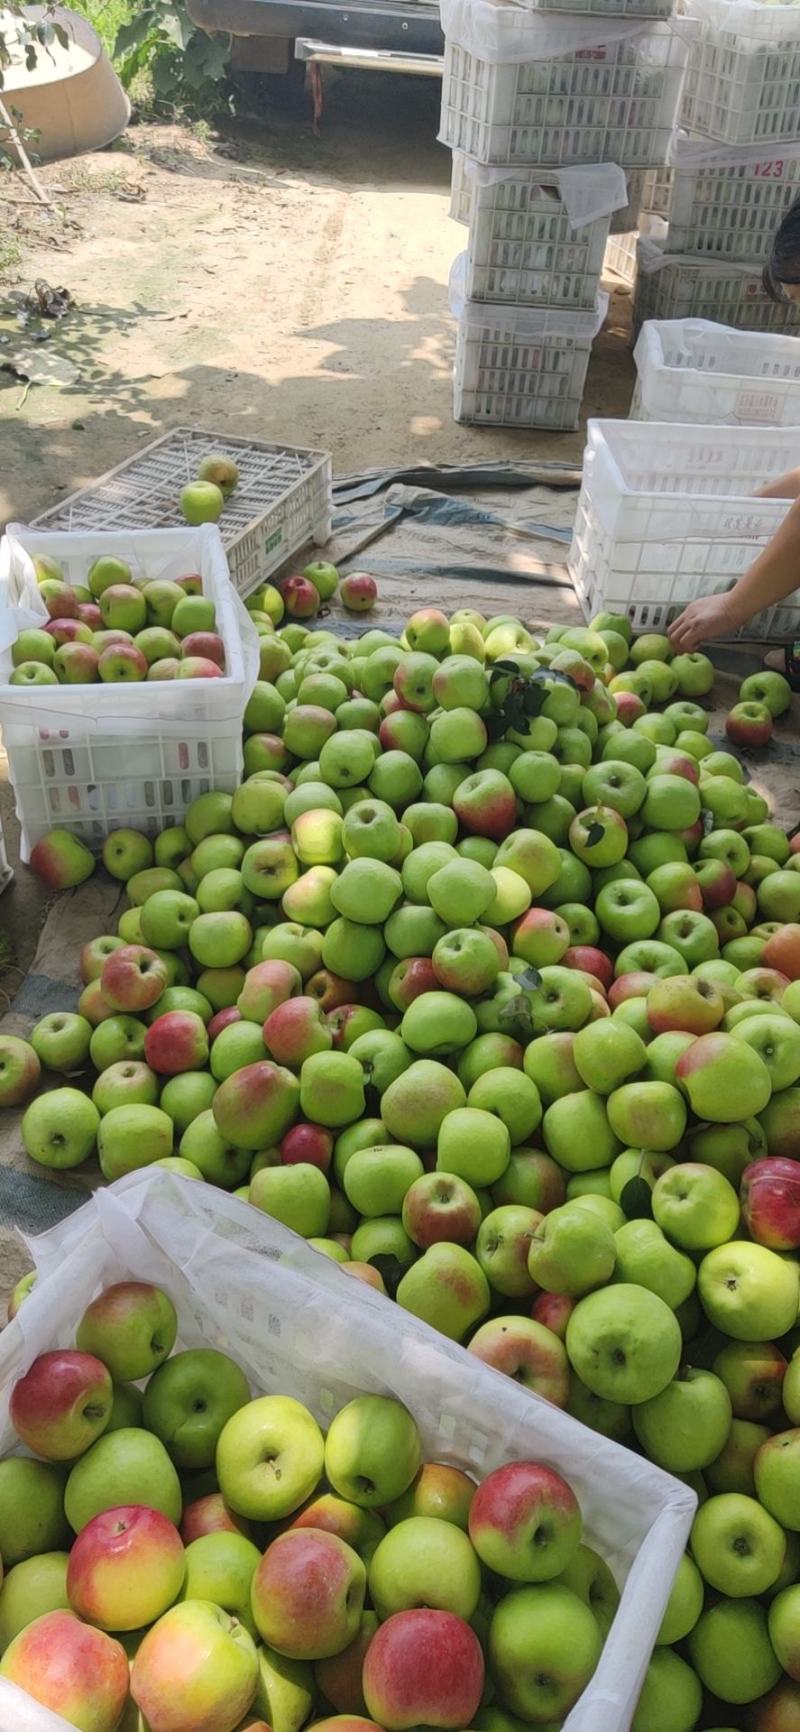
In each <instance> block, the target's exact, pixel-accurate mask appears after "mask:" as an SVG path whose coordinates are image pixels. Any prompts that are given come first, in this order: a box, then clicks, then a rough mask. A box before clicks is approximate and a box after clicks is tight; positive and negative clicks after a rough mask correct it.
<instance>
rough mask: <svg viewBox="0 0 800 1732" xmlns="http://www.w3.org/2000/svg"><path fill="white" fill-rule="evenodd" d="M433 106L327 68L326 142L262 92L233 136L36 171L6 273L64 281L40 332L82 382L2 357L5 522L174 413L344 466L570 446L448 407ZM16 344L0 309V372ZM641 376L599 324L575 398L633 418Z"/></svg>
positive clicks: (424, 96) (426, 98)
mask: <svg viewBox="0 0 800 1732" xmlns="http://www.w3.org/2000/svg"><path fill="white" fill-rule="evenodd" d="M438 101H439V86H438V82H437V81H435V80H430V79H405V78H387V77H386V76H385V75H384V76H381V75H378V74H372V75H368V74H361V73H354V72H349V73H338V74H333V75H331V78H330V82H329V83H328V86H327V95H326V106H325V112H324V115H323V118H322V126H321V133H320V136H319V137H315V136H314V134H313V131H312V126H311V119H310V109H309V106H308V104H307V102H305V103H301V104H299V105H298V106H297V107H296V108H295V109H293V110H291V111H284V112H281V111H278V110H276V109H275V108H274V107H273V108H271V109H269V108H268V107H266V106H264V108H263V111H262V112H261V113H259V114H258V115H253V116H252V117H250V118H246V119H245V120H243V121H241V122H239V123H237V124H236V126H235V127H232V128H231V129H229V130H228V131H227V132H226V135H225V137H224V139H219V138H218V137H217V136H216V135H215V136H214V139H213V140H209V141H205V142H204V141H203V139H201V138H199V137H197V136H196V135H194V134H193V133H192V132H191V131H190V130H188V129H184V128H179V127H177V126H173V127H153V126H134V127H132V128H131V129H130V130H129V132H128V134H127V137H126V139H125V140H124V141H123V145H122V148H117V149H115V150H113V151H107V152H104V153H102V154H100V155H96V156H88V157H83V158H80V159H78V160H75V161H73V162H71V163H60V164H55V165H53V166H51V167H50V168H48V169H47V170H45V171H44V172H43V179H44V181H45V184H46V185H48V187H49V188H51V189H52V196H53V199H54V201H55V203H56V213H55V214H54V216H53V217H52V218H45V219H42V218H37V219H36V220H35V222H32V220H31V216H32V213H31V210H30V207H29V206H28V205H27V204H25V203H16V204H14V205H11V206H8V207H7V215H6V217H5V219H4V218H0V225H2V226H6V225H7V232H6V240H7V241H8V239H9V238H10V239H11V241H12V242H13V241H14V240H15V239H16V240H18V243H19V247H20V252H21V257H20V260H19V262H18V263H17V264H16V267H15V268H14V270H12V272H11V278H12V279H14V278H16V280H17V282H18V284H19V285H20V286H23V287H28V286H30V284H31V282H32V281H33V279H35V278H37V277H43V278H45V279H46V280H47V281H48V282H49V283H50V284H51V285H52V286H56V285H60V284H62V283H63V284H64V285H65V286H66V288H68V289H69V290H70V292H71V294H72V295H73V296H74V298H75V301H76V303H77V305H76V310H75V312H74V313H72V314H71V315H70V317H69V318H68V319H66V320H64V321H63V322H62V323H61V324H60V325H59V326H58V327H57V328H55V329H54V331H53V334H52V336H51V337H50V340H49V342H48V343H47V344H46V345H44V348H46V350H47V359H48V360H49V359H50V357H51V356H54V355H55V356H57V357H59V358H62V359H66V360H67V362H70V363H72V364H74V366H75V367H76V368H77V377H76V378H75V379H74V381H73V382H72V383H69V384H67V385H64V386H59V385H48V384H34V385H33V386H31V388H30V389H29V390H28V391H27V394H26V393H25V388H24V385H23V383H22V382H21V381H20V379H19V378H17V377H14V376H13V375H12V374H10V373H9V372H6V371H0V421H1V422H2V425H1V426H0V519H3V518H5V519H14V518H17V519H26V518H28V517H31V516H33V515H35V514H36V513H38V512H40V511H42V510H44V509H45V508H47V507H48V506H50V505H52V504H55V503H57V501H58V500H59V498H61V497H63V495H64V494H65V493H67V492H69V491H71V490H72V489H74V488H75V487H77V486H80V485H82V484H83V483H85V482H86V481H89V480H90V479H92V478H93V477H94V476H95V475H97V474H98V473H101V472H102V471H103V470H105V469H107V468H109V467H110V466H111V465H112V464H114V463H117V462H119V461H121V460H122V459H123V458H125V457H126V456H128V455H129V454H130V453H131V452H133V451H135V450H136V448H137V446H138V445H140V444H143V443H145V442H146V441H147V440H149V439H152V438H154V437H155V436H156V435H157V434H158V433H161V432H163V431H165V430H167V429H169V428H170V427H172V426H175V425H178V424H180V423H185V422H190V423H193V424H194V425H195V426H208V427H211V428H219V429H220V430H224V431H227V432H231V433H237V434H241V435H245V436H246V435H247V434H248V433H252V434H253V435H254V436H255V437H260V438H268V439H279V440H285V441H286V442H287V443H295V444H301V445H311V446H321V447H323V448H324V449H328V450H331V451H332V453H333V460H334V471H335V472H338V473H344V472H351V471H353V470H357V469H360V468H365V467H368V466H372V465H376V464H387V465H388V464H394V463H408V462H411V461H415V462H419V461H434V462H436V461H442V460H449V461H453V460H457V459H461V458H463V459H467V460H472V461H474V460H477V459H480V458H482V457H488V456H509V455H522V454H525V455H527V456H530V455H543V456H549V457H557V458H563V459H564V460H567V461H572V460H576V459H578V458H579V456H580V453H581V450H582V447H583V435H582V433H581V432H578V433H575V434H561V435H551V434H530V433H527V432H516V431H509V430H503V429H480V430H479V429H475V428H470V427H458V426H456V425H455V424H454V422H453V420H452V410H451V367H452V358H453V350H454V339H455V327H454V322H453V319H452V317H451V315H450V312H449V308H448V292H447V280H448V273H449V270H450V266H451V263H452V261H453V258H454V256H455V255H456V253H457V252H458V251H459V250H460V248H461V246H462V244H463V230H462V229H461V228H460V227H459V225H457V224H455V223H453V222H451V221H450V218H449V216H448V214H447V213H448V185H449V162H450V158H449V152H448V151H446V150H445V149H444V147H443V146H442V145H440V144H437V142H436V130H437V124H438ZM13 190H14V193H15V195H16V196H18V198H19V199H20V200H23V199H24V198H25V196H26V195H25V188H24V187H23V186H22V185H21V183H20V184H15V186H14V189H13ZM8 231H10V235H9V232H8ZM1 257H2V246H0V258H1ZM617 301H618V303H619V305H615V306H614V307H612V312H613V314H614V318H612V326H613V324H614V323H615V322H616V323H619V324H620V325H621V326H624V323H625V316H626V308H625V305H624V301H625V297H624V296H620V297H617ZM14 342H15V337H14V332H13V327H10V326H9V323H8V321H7V320H6V321H4V320H3V318H2V315H1V314H0V368H2V365H3V357H4V355H5V356H6V357H7V356H8V354H9V350H12V351H13V348H14ZM44 348H43V351H42V353H44ZM632 377H633V371H632V363H631V359H630V354H629V351H628V349H627V345H626V340H625V337H624V335H623V334H619V333H615V331H614V330H613V329H612V330H610V331H609V330H606V331H605V332H604V333H603V334H602V335H601V337H600V338H599V340H598V342H597V344H596V353H595V355H594V357H593V361H592V365H591V369H590V373H589V381H588V389H587V393H586V400H585V404H584V411H585V413H586V414H593V415H597V414H611V415H614V414H626V413H627V408H628V402H629V397H630V390H631V384H632Z"/></svg>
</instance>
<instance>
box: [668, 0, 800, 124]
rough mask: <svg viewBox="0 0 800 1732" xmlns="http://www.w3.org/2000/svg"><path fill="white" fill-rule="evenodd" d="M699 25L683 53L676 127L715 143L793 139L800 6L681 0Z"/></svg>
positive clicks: (799, 103) (799, 109) (799, 93)
mask: <svg viewBox="0 0 800 1732" xmlns="http://www.w3.org/2000/svg"><path fill="white" fill-rule="evenodd" d="M686 10H687V13H688V14H689V16H690V17H692V18H694V19H696V20H698V22H699V23H700V25H701V27H702V31H701V34H700V36H699V37H698V38H697V40H696V41H695V43H694V45H693V47H692V51H691V54H690V57H689V68H688V72H687V76H686V87H685V91H684V97H683V106H682V110H681V126H683V127H685V128H686V131H687V132H695V133H700V134H701V135H702V136H703V137H704V138H713V139H717V140H718V141H719V143H720V144H766V145H769V146H770V149H771V148H772V146H774V145H776V144H778V143H779V142H781V141H784V140H785V141H786V142H796V140H797V137H798V128H799V124H800V121H799V117H800V6H796V5H764V4H763V0H735V3H734V4H732V3H731V0H687V3H686Z"/></svg>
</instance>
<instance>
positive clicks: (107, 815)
mask: <svg viewBox="0 0 800 1732" xmlns="http://www.w3.org/2000/svg"><path fill="white" fill-rule="evenodd" d="M37 554H49V555H50V556H51V557H52V558H54V559H57V560H58V562H59V564H60V565H61V567H62V570H63V571H64V574H65V577H66V579H67V581H68V582H71V583H81V584H82V583H85V581H86V574H87V571H88V569H89V566H90V565H91V563H92V561H93V560H94V559H97V558H98V557H99V556H100V554H109V555H113V556H115V557H116V558H118V559H125V560H127V561H128V563H129V564H130V566H131V569H132V572H133V574H134V576H135V575H136V574H137V573H138V574H141V573H143V572H147V573H148V574H149V576H150V577H151V578H171V579H177V578H179V577H186V576H188V575H189V574H190V573H193V572H197V573H199V575H200V576H201V578H202V580H203V593H204V594H205V595H207V596H208V597H209V598H210V600H212V601H213V602H214V606H215V609H216V619H217V631H218V632H219V634H220V636H221V638H222V641H223V643H224V645H225V673H224V675H223V676H222V678H221V679H176V680H143V681H141V683H136V684H120V685H116V684H105V683H103V682H99V683H98V684H96V685H69V686H67V685H64V686H61V685H59V686H52V685H43V686H13V685H10V684H9V683H8V682H9V679H10V675H11V672H12V660H11V645H12V644H13V642H14V641H15V639H16V637H17V634H18V632H19V630H21V629H22V627H23V626H28V625H38V624H39V623H41V622H42V621H43V620H44V619H46V617H47V616H46V611H45V607H44V603H43V602H42V600H41V598H40V596H39V593H38V585H37V583H36V578H35V575H34V571H33V565H32V557H33V556H35V555H37ZM0 597H2V608H0V730H2V735H3V744H4V746H5V749H6V752H7V754H8V764H9V775H10V780H11V783H12V785H13V788H14V793H15V797H16V804H17V816H18V818H19V821H20V825H21V827H22V857H23V859H25V860H26V859H27V858H28V857H29V854H30V850H31V848H32V847H33V846H34V844H35V843H36V842H38V841H39V840H40V838H41V837H42V836H44V835H45V834H46V832H47V831H48V830H51V829H53V827H54V826H58V827H59V828H60V829H65V830H69V831H71V832H72V834H73V835H75V836H80V837H81V839H82V840H83V841H84V842H86V843H87V845H88V846H89V847H90V848H95V849H100V848H101V847H102V845H103V841H104V840H105V837H106V835H107V834H108V831H109V830H111V829H115V828H118V827H119V826H120V825H130V826H131V827H132V828H133V829H134V830H143V831H144V832H145V833H146V834H147V835H156V834H157V833H158V831H159V830H162V829H163V828H164V827H165V825H169V824H180V823H181V822H182V819H183V815H184V813H185V811H186V809H187V807H188V806H190V805H191V803H192V801H193V800H194V799H196V797H197V795H198V794H204V793H206V792H207V791H208V790H209V789H215V788H221V789H224V790H226V791H228V792H230V791H232V790H233V789H234V788H236V787H237V786H238V784H239V782H240V780H241V774H242V717H243V714H244V708H245V704H246V703H247V699H248V697H249V695H250V692H251V691H252V688H253V684H254V681H255V679H256V676H257V672H258V639H257V637H256V634H255V629H254V627H253V625H252V624H251V622H250V619H249V617H248V615H247V613H246V611H245V609H244V607H243V606H242V603H241V601H240V600H239V598H238V596H237V595H236V592H235V590H234V589H233V586H232V584H231V582H230V578H229V576H228V566H227V561H226V559H225V553H224V550H223V546H222V541H221V539H220V535H219V530H218V529H217V528H216V527H215V526H214V525H212V524H203V525H202V526H201V527H200V528H199V529H161V530H150V531H146V532H144V533H140V534H135V533H128V534H121V533H116V534H106V533H101V532H99V531H98V530H94V531H93V532H87V533H85V534H83V535H77V534H73V535H70V534H64V533H61V534H57V533H52V534H49V535H48V534H46V533H45V532H44V531H42V530H36V529H27V528H23V527H21V526H20V525H18V524H17V525H12V527H11V528H10V529H9V532H8V535H7V536H6V537H5V539H4V540H3V542H2V544H0Z"/></svg>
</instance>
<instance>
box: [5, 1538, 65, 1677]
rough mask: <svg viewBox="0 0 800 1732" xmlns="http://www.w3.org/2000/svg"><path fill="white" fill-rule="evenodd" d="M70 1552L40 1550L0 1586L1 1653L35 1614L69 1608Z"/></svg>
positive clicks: (40, 1616) (37, 1616) (14, 1570)
mask: <svg viewBox="0 0 800 1732" xmlns="http://www.w3.org/2000/svg"><path fill="white" fill-rule="evenodd" d="M68 1563H69V1556H68V1554H67V1552H40V1553H39V1554H38V1556H36V1557H31V1558H25V1559H24V1560H23V1561H22V1562H21V1563H18V1564H15V1565H14V1567H13V1569H11V1570H9V1571H8V1573H7V1575H6V1578H5V1580H4V1582H3V1586H2V1589H1V1590H0V1653H4V1652H5V1650H6V1648H7V1647H8V1646H9V1644H10V1643H11V1642H13V1640H14V1637H15V1636H18V1635H19V1633H20V1630H24V1629H25V1628H26V1626H27V1625H28V1624H32V1623H33V1621H34V1618H42V1617H44V1615H45V1613H46V1612H58V1611H67V1610H69V1598H68V1595H67V1565H68Z"/></svg>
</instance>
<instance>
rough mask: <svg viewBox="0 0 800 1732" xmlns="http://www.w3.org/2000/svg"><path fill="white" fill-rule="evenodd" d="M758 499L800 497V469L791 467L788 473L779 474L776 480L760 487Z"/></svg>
mask: <svg viewBox="0 0 800 1732" xmlns="http://www.w3.org/2000/svg"><path fill="white" fill-rule="evenodd" d="M755 497H756V499H800V469H790V470H789V473H788V475H779V476H778V478H777V480H776V481H768V482H767V484H766V486H765V487H759V489H758V492H757V494H756V496H755Z"/></svg>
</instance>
